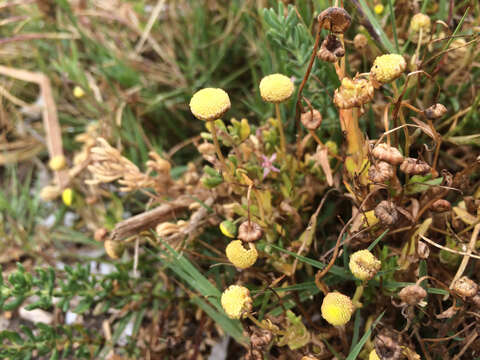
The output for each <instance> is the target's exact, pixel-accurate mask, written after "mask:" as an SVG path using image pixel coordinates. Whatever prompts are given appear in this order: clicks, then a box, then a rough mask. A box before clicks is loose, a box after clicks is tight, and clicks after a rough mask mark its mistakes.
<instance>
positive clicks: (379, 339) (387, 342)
mask: <svg viewBox="0 0 480 360" xmlns="http://www.w3.org/2000/svg"><path fill="white" fill-rule="evenodd" d="M373 344H374V346H375V352H376V353H377V355H378V357H379V358H380V359H382V360H400V359H402V358H403V355H402V346H401V345H400V344H399V341H398V338H397V336H395V334H394V333H393V332H392V331H390V330H383V331H382V332H381V333H379V334H378V335H377V336H376V337H375V340H374V342H373Z"/></svg>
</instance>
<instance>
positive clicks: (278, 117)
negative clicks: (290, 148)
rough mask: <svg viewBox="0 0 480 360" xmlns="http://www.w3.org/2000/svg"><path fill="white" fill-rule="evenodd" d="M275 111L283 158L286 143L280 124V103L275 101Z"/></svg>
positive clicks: (285, 152)
mask: <svg viewBox="0 0 480 360" xmlns="http://www.w3.org/2000/svg"><path fill="white" fill-rule="evenodd" d="M275 113H276V116H277V122H278V132H279V133H280V149H281V154H282V157H283V158H285V156H286V154H287V145H286V142H285V133H284V132H283V124H282V115H281V114H280V104H278V103H275Z"/></svg>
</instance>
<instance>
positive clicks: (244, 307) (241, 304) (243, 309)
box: [220, 285, 252, 319]
mask: <svg viewBox="0 0 480 360" xmlns="http://www.w3.org/2000/svg"><path fill="white" fill-rule="evenodd" d="M220 302H221V303H222V307H223V310H224V311H225V312H226V313H227V315H228V317H229V318H231V319H240V318H241V317H243V316H245V314H246V313H249V312H250V311H252V298H251V297H250V291H249V290H248V289H247V288H246V287H244V286H240V285H230V286H229V287H228V289H226V290H225V291H224V292H223V294H222V298H221V301H220Z"/></svg>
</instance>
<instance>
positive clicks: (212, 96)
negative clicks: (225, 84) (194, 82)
mask: <svg viewBox="0 0 480 360" xmlns="http://www.w3.org/2000/svg"><path fill="white" fill-rule="evenodd" d="M230 106H231V104H230V98H229V97H228V94H227V93H226V92H225V91H224V90H222V89H216V88H205V89H201V90H199V91H197V92H196V93H195V94H193V96H192V99H191V100H190V111H191V112H192V114H193V115H194V116H195V117H196V118H197V119H200V120H204V121H211V120H216V119H219V118H221V117H222V116H223V115H224V114H225V113H226V112H227V111H228V110H229V109H230Z"/></svg>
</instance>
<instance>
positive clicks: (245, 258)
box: [225, 240, 258, 269]
mask: <svg viewBox="0 0 480 360" xmlns="http://www.w3.org/2000/svg"><path fill="white" fill-rule="evenodd" d="M248 247H249V249H245V248H244V247H243V243H242V241H240V240H233V241H231V242H230V244H228V246H227V248H226V250H225V254H226V255H227V258H228V260H230V262H231V263H232V264H233V265H235V267H237V268H239V269H246V268H249V267H250V266H252V265H253V264H255V262H256V261H257V258H258V252H257V249H256V248H255V245H254V244H253V243H248Z"/></svg>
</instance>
